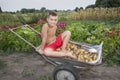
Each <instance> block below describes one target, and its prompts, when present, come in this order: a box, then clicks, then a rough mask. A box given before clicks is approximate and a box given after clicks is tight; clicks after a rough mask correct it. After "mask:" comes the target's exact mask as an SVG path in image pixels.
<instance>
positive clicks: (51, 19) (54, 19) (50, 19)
mask: <svg viewBox="0 0 120 80" xmlns="http://www.w3.org/2000/svg"><path fill="white" fill-rule="evenodd" d="M47 21H48V24H49V25H51V26H55V25H56V24H57V22H58V16H52V15H50V16H49V17H48V18H47Z"/></svg>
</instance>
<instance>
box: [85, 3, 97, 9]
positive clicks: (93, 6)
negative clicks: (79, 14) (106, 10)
mask: <svg viewBox="0 0 120 80" xmlns="http://www.w3.org/2000/svg"><path fill="white" fill-rule="evenodd" d="M87 8H95V5H94V4H92V5H88V6H87V7H86V8H85V9H87Z"/></svg>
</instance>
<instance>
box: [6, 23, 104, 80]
mask: <svg viewBox="0 0 120 80" xmlns="http://www.w3.org/2000/svg"><path fill="white" fill-rule="evenodd" d="M23 27H27V28H29V29H31V30H33V31H34V32H36V33H37V34H41V33H39V32H38V31H37V30H35V29H34V28H32V27H31V26H30V25H28V24H25V25H23V26H19V27H17V28H9V27H8V29H9V30H10V31H11V32H12V33H14V34H15V35H16V36H18V37H19V38H20V39H22V40H23V41H24V42H25V43H27V44H28V45H30V46H31V47H33V48H34V50H35V51H36V52H37V53H39V49H40V46H37V47H35V46H34V45H33V44H31V43H30V42H28V41H27V40H25V39H24V38H23V37H21V36H20V35H19V34H17V33H16V32H15V31H14V30H15V29H18V28H23ZM70 43H73V44H76V45H77V46H78V47H82V48H83V49H85V50H88V51H89V50H91V49H94V50H96V51H97V53H96V54H97V59H96V60H94V61H92V62H83V61H78V60H72V59H69V58H59V57H49V56H45V55H40V56H41V57H42V58H44V59H45V60H46V61H47V62H49V63H51V64H53V65H54V66H55V69H54V71H53V74H52V79H53V80H80V72H79V69H88V68H90V67H92V66H96V65H99V64H101V63H102V45H103V42H101V44H100V45H92V44H87V43H81V42H74V41H70Z"/></svg>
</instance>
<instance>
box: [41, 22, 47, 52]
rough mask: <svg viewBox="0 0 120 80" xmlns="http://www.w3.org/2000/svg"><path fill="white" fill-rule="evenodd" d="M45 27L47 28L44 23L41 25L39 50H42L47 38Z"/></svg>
mask: <svg viewBox="0 0 120 80" xmlns="http://www.w3.org/2000/svg"><path fill="white" fill-rule="evenodd" d="M47 29H48V26H47V25H46V24H45V25H43V27H42V43H41V45H42V46H41V50H44V46H45V44H46V40H47Z"/></svg>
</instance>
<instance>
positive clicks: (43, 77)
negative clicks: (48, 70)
mask: <svg viewBox="0 0 120 80" xmlns="http://www.w3.org/2000/svg"><path fill="white" fill-rule="evenodd" d="M36 80H51V79H50V77H49V76H40V77H38V78H37V79H36Z"/></svg>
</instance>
